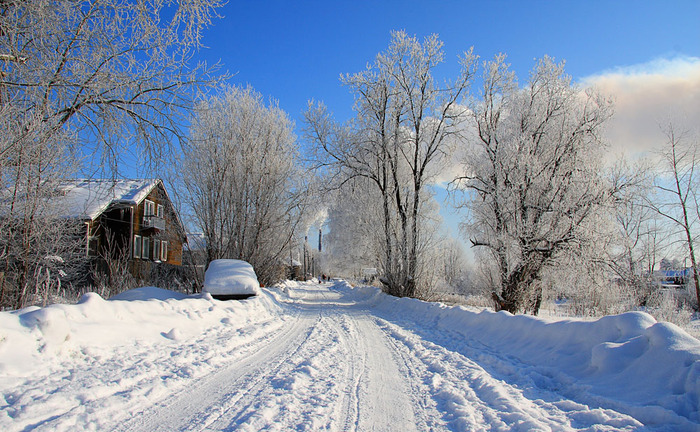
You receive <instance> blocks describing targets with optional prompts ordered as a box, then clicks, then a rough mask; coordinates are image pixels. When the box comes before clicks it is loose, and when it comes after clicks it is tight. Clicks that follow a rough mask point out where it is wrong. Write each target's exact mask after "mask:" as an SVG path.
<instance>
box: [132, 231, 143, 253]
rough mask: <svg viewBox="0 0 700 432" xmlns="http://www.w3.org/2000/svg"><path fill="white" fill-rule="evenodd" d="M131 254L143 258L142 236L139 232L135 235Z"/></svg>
mask: <svg viewBox="0 0 700 432" xmlns="http://www.w3.org/2000/svg"><path fill="white" fill-rule="evenodd" d="M131 254H132V258H134V259H140V258H141V236H140V235H138V234H135V235H134V247H133V248H132V251H131Z"/></svg>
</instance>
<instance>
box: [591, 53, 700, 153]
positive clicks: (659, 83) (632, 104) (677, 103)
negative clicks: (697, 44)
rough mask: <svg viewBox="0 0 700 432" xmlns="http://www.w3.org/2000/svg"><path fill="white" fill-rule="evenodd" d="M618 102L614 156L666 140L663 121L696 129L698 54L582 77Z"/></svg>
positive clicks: (650, 147)
mask: <svg viewBox="0 0 700 432" xmlns="http://www.w3.org/2000/svg"><path fill="white" fill-rule="evenodd" d="M581 84H582V85H584V86H594V87H596V88H598V89H600V90H601V91H602V92H603V93H604V94H607V95H609V96H611V97H612V98H613V99H614V101H615V117H614V118H613V120H612V121H611V123H610V127H609V134H608V139H609V141H610V144H611V146H612V148H611V150H612V154H613V156H615V155H619V154H627V155H628V156H632V157H634V156H639V155H643V154H648V153H649V152H651V151H653V150H654V149H656V148H658V147H659V146H660V145H661V144H663V143H664V135H663V134H662V132H661V129H660V125H664V124H668V122H669V121H672V122H673V123H674V124H675V125H676V126H677V127H678V128H682V129H692V128H696V127H697V126H698V123H699V122H698V120H700V58H697V57H675V58H671V59H666V58H660V59H655V60H652V61H650V62H648V63H644V64H639V65H632V66H626V67H619V68H615V69H611V70H608V71H604V72H601V73H600V74H596V75H593V76H589V77H586V78H584V79H582V80H581Z"/></svg>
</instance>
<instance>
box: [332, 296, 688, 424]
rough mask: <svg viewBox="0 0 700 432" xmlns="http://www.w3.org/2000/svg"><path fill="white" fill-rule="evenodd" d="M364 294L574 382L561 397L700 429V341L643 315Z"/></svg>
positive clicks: (541, 373) (392, 310) (383, 308)
mask: <svg viewBox="0 0 700 432" xmlns="http://www.w3.org/2000/svg"><path fill="white" fill-rule="evenodd" d="M338 289H347V287H345V288H343V287H340V286H339V287H338ZM361 290H362V291H367V290H376V291H377V295H376V297H375V300H374V302H375V304H376V308H377V310H378V312H379V314H380V315H381V316H383V317H385V318H386V319H388V320H391V321H400V322H402V324H404V325H406V323H405V322H406V321H407V320H410V321H413V322H418V323H421V325H426V324H427V323H433V325H434V326H435V328H436V330H440V331H442V332H445V331H447V332H456V333H458V334H460V335H461V336H462V337H463V338H464V339H465V340H469V341H475V342H477V343H478V344H481V345H482V346H483V348H484V349H487V350H493V351H498V352H499V353H502V354H504V355H508V356H511V357H514V358H515V359H517V360H518V361H519V362H522V363H524V364H526V365H530V368H529V370H530V371H532V373H533V376H534V375H536V376H537V377H538V378H537V379H538V380H539V381H540V382H539V383H538V385H546V383H545V384H543V381H546V377H548V376H549V377H554V378H556V379H554V380H553V382H556V383H559V384H555V385H560V383H562V382H564V383H569V388H568V389H565V390H564V393H567V392H568V393H570V394H571V395H572V396H578V397H579V399H586V398H590V400H587V403H589V404H592V405H598V404H601V405H605V406H608V407H611V408H614V409H616V410H618V411H621V412H626V413H627V414H629V415H632V416H633V417H635V418H637V419H639V420H640V421H642V422H643V423H645V424H647V425H657V426H658V425H676V426H677V427H678V428H679V429H681V430H693V429H694V428H695V427H697V425H698V424H700V414H699V411H700V341H698V340H697V339H695V338H693V337H691V336H690V335H688V334H687V333H685V332H684V331H683V330H681V329H680V328H679V327H677V326H675V325H673V324H670V323H659V322H656V320H655V319H654V318H653V317H652V316H651V315H648V314H646V313H642V312H629V313H624V314H621V315H616V316H608V317H604V318H601V319H598V320H595V321H585V320H577V319H567V320H552V319H543V318H538V317H533V316H526V315H515V316H514V315H512V314H510V313H507V312H498V313H495V312H491V311H482V312H474V311H470V310H468V309H466V308H464V307H461V306H453V307H448V306H445V305H442V304H438V303H427V302H422V301H419V300H415V299H407V298H402V299H399V298H394V297H390V296H387V295H384V294H380V293H379V290H378V289H376V288H370V287H363V288H361ZM365 295H366V294H365ZM526 369H527V368H526ZM542 377H545V378H542ZM672 428H673V427H672Z"/></svg>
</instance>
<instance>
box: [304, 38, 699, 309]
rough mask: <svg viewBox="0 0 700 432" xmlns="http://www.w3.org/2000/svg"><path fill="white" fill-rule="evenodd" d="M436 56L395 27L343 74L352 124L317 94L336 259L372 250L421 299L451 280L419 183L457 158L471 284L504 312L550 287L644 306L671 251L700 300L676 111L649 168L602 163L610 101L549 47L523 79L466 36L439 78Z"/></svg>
mask: <svg viewBox="0 0 700 432" xmlns="http://www.w3.org/2000/svg"><path fill="white" fill-rule="evenodd" d="M442 61H443V52H442V43H441V42H440V41H439V40H438V39H437V36H435V35H432V36H429V37H427V38H425V39H424V40H422V41H420V40H418V39H417V38H416V37H411V36H409V35H407V34H406V33H405V32H401V31H399V32H394V33H392V37H391V41H390V44H389V48H388V49H387V50H386V51H385V52H382V53H380V54H378V55H377V57H376V59H375V61H374V62H373V63H371V64H370V65H368V67H367V68H366V69H365V70H363V71H362V72H360V73H357V74H354V75H344V76H343V77H342V82H343V84H344V85H345V86H347V87H348V89H349V90H350V92H351V93H352V94H353V96H354V98H355V106H354V111H355V116H354V117H353V118H352V119H351V120H350V121H348V122H346V123H344V124H340V123H338V122H336V121H334V119H333V118H332V117H331V116H330V115H329V114H328V110H327V109H326V107H325V106H324V105H323V104H321V103H312V104H310V106H309V109H308V111H307V113H306V129H305V133H306V136H307V138H308V139H309V140H310V141H311V142H313V143H314V144H315V149H316V154H315V156H316V166H317V167H318V168H319V169H321V170H323V172H324V173H325V175H326V178H327V179H328V180H327V185H328V187H329V188H331V189H334V190H336V191H338V196H339V199H338V200H337V202H336V204H335V205H334V206H333V208H332V209H331V211H330V217H331V219H330V227H331V232H330V234H329V236H328V237H329V239H330V240H331V241H332V242H334V247H335V248H337V250H338V253H339V254H340V255H341V256H342V255H344V254H348V253H349V252H350V250H352V251H353V253H354V254H355V256H359V258H360V259H362V260H364V262H369V263H375V264H376V265H377V266H378V267H379V268H380V269H381V272H380V273H381V274H382V275H383V277H382V279H381V281H382V283H383V285H384V288H385V290H386V291H387V292H388V293H390V294H393V295H398V296H416V297H423V298H428V297H430V295H431V293H432V292H433V290H434V289H435V286H436V285H438V284H440V283H442V284H444V283H445V281H446V280H448V279H450V280H454V279H455V276H454V273H455V272H454V269H453V268H451V267H452V266H454V265H464V264H463V263H462V264H455V256H456V253H455V246H454V244H449V243H446V242H445V241H444V240H442V239H440V238H439V235H437V234H436V232H435V224H434V220H435V218H436V216H437V215H436V211H435V204H434V203H431V200H433V198H432V197H431V195H430V193H429V189H428V188H427V186H428V185H429V184H430V183H431V182H433V181H434V180H435V178H436V177H437V174H438V173H439V172H440V170H441V169H445V167H448V166H449V164H450V162H452V161H454V159H455V158H457V160H458V162H459V164H460V168H459V170H458V173H457V174H455V175H454V176H453V177H452V179H451V182H450V184H449V188H450V190H451V193H452V199H453V200H454V204H455V207H456V208H457V209H460V210H461V214H462V215H463V229H464V230H463V234H464V235H465V236H466V238H467V239H468V241H469V243H470V244H471V246H472V247H473V248H474V249H475V250H476V256H477V259H478V270H477V271H474V272H473V274H472V277H471V279H472V280H471V282H469V283H470V284H474V283H477V284H478V285H479V288H480V290H482V291H487V292H489V297H491V298H492V300H493V305H494V307H495V308H496V309H497V310H506V311H509V312H513V313H516V312H530V313H534V314H537V313H538V311H539V310H540V308H541V305H542V301H543V297H544V296H549V297H552V296H555V295H565V296H566V297H568V298H570V299H574V300H576V304H578V305H580V307H581V309H582V310H581V311H579V312H581V313H606V312H609V311H610V307H611V305H613V304H614V303H616V302H617V303H620V302H621V301H622V302H623V303H625V304H626V305H628V306H631V307H635V306H643V305H646V304H647V302H649V301H650V299H651V297H653V296H654V295H657V294H658V293H657V292H656V291H658V290H656V289H655V285H654V283H653V271H654V270H655V269H656V268H658V261H659V260H660V259H661V258H662V257H664V256H665V255H666V254H668V255H680V256H684V257H688V258H689V263H688V264H689V267H691V273H692V275H691V277H690V282H689V283H690V284H693V287H694V290H693V291H694V292H693V295H692V296H687V301H688V302H690V304H692V305H693V307H695V308H697V300H698V297H699V296H700V288H698V275H697V265H696V258H695V257H696V254H695V249H694V244H695V242H696V240H697V236H698V223H699V222H700V220H699V218H698V216H699V215H700V210H699V208H698V193H697V191H698V181H699V180H698V176H697V174H696V173H695V168H696V167H697V157H698V150H697V149H698V143H697V140H698V137H697V135H692V134H690V133H686V134H679V131H677V130H675V129H674V125H673V124H669V125H668V126H666V127H665V131H666V132H667V138H668V139H667V142H665V143H660V144H662V145H660V147H659V148H660V149H661V150H660V152H659V154H658V155H655V156H657V157H659V158H658V159H657V160H656V161H655V164H654V165H651V164H650V163H647V164H646V165H645V164H644V163H638V164H636V165H635V166H629V164H626V163H625V162H624V161H620V162H618V163H617V164H614V165H613V166H610V165H609V164H606V162H605V157H606V156H607V155H608V148H609V143H607V142H606V141H605V135H604V128H605V126H606V125H607V124H608V122H609V120H610V119H611V118H612V116H613V111H614V106H613V103H612V101H611V99H610V98H609V97H607V96H606V95H603V94H601V93H600V92H598V91H596V90H595V89H591V88H581V87H580V86H578V85H576V84H575V83H573V82H572V79H571V77H570V76H568V75H567V74H566V72H565V70H564V63H563V62H556V61H555V60H554V59H552V58H550V57H546V56H545V57H544V58H542V59H540V60H538V61H537V62H536V64H535V66H534V67H533V69H532V71H531V72H530V76H529V78H528V79H527V81H524V82H520V81H519V80H518V77H517V76H516V74H515V73H514V72H513V71H512V70H511V67H510V65H509V64H508V63H507V62H506V56H505V55H503V54H499V55H496V56H495V57H494V58H493V59H492V60H487V61H484V62H482V63H481V64H479V60H478V57H477V56H476V55H475V54H474V52H473V49H470V50H469V51H467V52H465V53H464V54H463V55H462V56H461V57H460V58H459V61H460V65H461V70H460V72H459V74H458V76H457V77H455V78H454V79H453V80H451V81H449V80H448V81H446V82H445V83H444V84H438V83H437V82H436V79H435V78H434V76H433V72H434V70H435V68H436V67H437V66H438V65H439V64H440V63H441V62H442ZM453 155H461V156H453ZM659 160H660V162H659ZM358 213H359V214H358ZM353 215H357V217H353ZM338 221H340V222H339V223H338ZM378 231H379V233H378ZM458 255H459V254H458V253H457V256H458ZM456 262H457V263H459V262H460V260H457V261H456ZM436 268H442V270H440V271H438V272H437V273H436V272H435V271H434V270H435V269H436ZM431 270H433V271H431ZM606 296H607V297H609V298H608V299H605V298H604V297H606ZM612 298H614V300H612Z"/></svg>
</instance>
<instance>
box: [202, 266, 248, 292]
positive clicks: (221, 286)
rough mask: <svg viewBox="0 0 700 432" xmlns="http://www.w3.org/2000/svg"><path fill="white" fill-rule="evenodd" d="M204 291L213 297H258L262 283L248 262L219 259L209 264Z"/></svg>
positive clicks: (205, 275)
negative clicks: (249, 295)
mask: <svg viewBox="0 0 700 432" xmlns="http://www.w3.org/2000/svg"><path fill="white" fill-rule="evenodd" d="M203 291H204V292H208V293H210V294H212V295H248V294H253V295H257V294H259V293H260V283H259V282H258V277H257V276H256V275H255V270H253V266H252V265H250V264H248V263H247V262H245V261H241V260H235V259H219V260H214V261H212V262H211V263H209V267H208V268H207V271H206V273H205V274H204V289H203Z"/></svg>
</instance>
